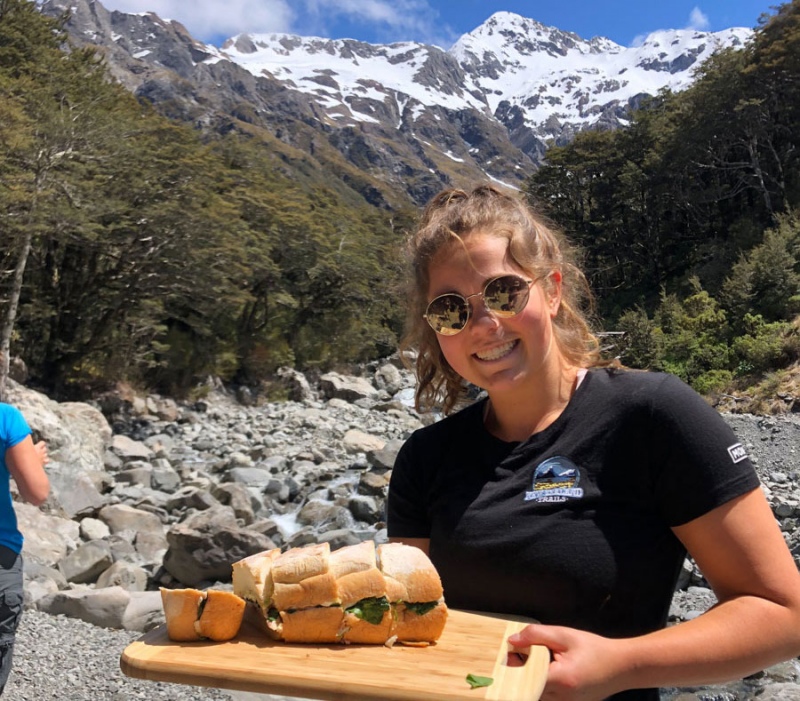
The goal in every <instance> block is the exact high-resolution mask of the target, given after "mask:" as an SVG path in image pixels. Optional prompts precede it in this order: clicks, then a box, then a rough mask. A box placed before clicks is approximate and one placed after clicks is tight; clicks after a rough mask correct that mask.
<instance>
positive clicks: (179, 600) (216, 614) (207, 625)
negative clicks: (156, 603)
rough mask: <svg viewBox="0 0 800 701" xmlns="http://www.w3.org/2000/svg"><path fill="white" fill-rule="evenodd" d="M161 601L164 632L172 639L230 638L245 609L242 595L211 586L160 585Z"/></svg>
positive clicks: (176, 640) (219, 639)
mask: <svg viewBox="0 0 800 701" xmlns="http://www.w3.org/2000/svg"><path fill="white" fill-rule="evenodd" d="M161 603H162V605H163V606H164V617H165V619H166V623H167V636H168V637H169V639H170V640H174V641H175V642H195V641H198V640H214V641H223V640H231V639H232V638H235V637H236V634H237V633H238V632H239V628H240V627H241V625H242V618H243V616H244V609H245V601H244V599H242V598H241V597H239V596H237V595H236V594H233V593H231V592H227V591H216V590H213V589H212V590H208V591H200V590H199V589H166V588H164V587H161Z"/></svg>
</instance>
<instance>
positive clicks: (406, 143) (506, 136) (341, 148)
mask: <svg viewBox="0 0 800 701" xmlns="http://www.w3.org/2000/svg"><path fill="white" fill-rule="evenodd" d="M42 9H43V11H44V12H45V13H48V14H53V15H55V14H61V13H62V12H64V11H67V10H69V11H70V12H71V19H70V20H69V22H68V23H67V29H68V32H69V34H70V37H71V39H72V41H74V42H76V43H77V44H79V45H81V44H83V45H85V44H91V45H93V46H96V47H98V49H99V50H101V51H102V52H103V53H104V54H105V56H106V59H107V62H108V65H109V67H110V69H111V72H112V74H113V75H114V77H115V78H116V79H117V80H119V81H120V82H121V83H122V84H123V85H125V86H126V87H127V88H128V89H130V90H132V91H133V92H135V93H136V94H137V95H139V96H140V97H142V98H144V99H147V100H150V101H151V102H153V103H154V104H155V105H156V106H157V107H158V108H159V109H160V110H161V111H163V112H164V113H166V114H169V115H170V116H173V117H177V118H179V119H183V120H185V121H188V122H191V123H193V124H195V125H196V126H199V127H201V128H206V129H212V130H216V131H223V132H224V131H226V130H230V129H237V130H240V131H242V132H243V133H248V134H252V135H256V136H258V138H261V139H262V140H264V143H265V144H266V145H267V147H269V148H272V149H275V150H276V151H278V152H281V151H282V149H283V151H282V158H283V160H284V163H286V164H287V166H286V167H287V169H288V168H289V167H290V166H289V165H288V164H289V162H290V161H291V160H292V159H305V160H306V162H307V164H308V163H310V164H314V163H316V164H317V166H321V167H322V168H323V169H325V170H326V171H327V172H329V173H332V174H333V175H336V176H338V177H339V179H340V180H342V181H343V182H344V184H345V187H347V188H351V189H353V190H355V191H356V192H357V193H358V194H359V195H360V196H361V197H363V198H364V199H366V200H367V201H368V202H370V203H371V204H373V205H377V206H380V207H392V206H393V204H395V203H396V202H394V199H395V198H396V196H393V194H392V193H395V192H396V193H401V194H402V195H403V196H405V197H407V198H409V199H410V201H411V202H412V203H414V204H416V205H418V204H421V203H422V202H424V201H426V200H427V199H428V198H429V197H430V196H431V195H432V194H433V193H435V192H436V191H438V190H439V189H441V187H443V186H449V185H464V184H468V183H470V182H473V181H475V180H486V179H490V180H493V181H496V182H498V183H501V184H504V185H507V186H509V187H519V186H520V185H521V184H522V183H523V182H524V179H525V178H526V177H527V176H528V175H530V173H531V172H533V171H534V170H535V168H536V167H537V165H538V164H539V163H541V160H542V157H543V155H544V152H545V149H546V145H547V143H549V142H550V141H554V142H555V143H566V142H567V141H568V140H569V139H570V138H572V136H573V135H574V134H575V133H576V132H577V131H579V130H581V129H584V128H616V127H618V126H620V125H624V124H625V123H626V121H627V118H628V117H629V111H630V109H631V108H632V107H637V106H638V105H639V104H640V103H641V100H642V99H643V98H644V97H645V96H647V95H654V94H656V93H657V92H658V91H659V90H661V89H662V88H670V89H673V90H680V89H683V88H685V87H686V86H687V85H689V84H690V83H691V82H692V79H693V72H694V70H695V69H696V68H697V67H698V66H699V65H701V64H702V63H703V61H705V60H706V59H707V58H708V57H709V56H710V55H711V54H712V53H713V51H714V50H716V49H717V48H720V47H724V46H735V47H741V46H743V45H744V43H745V42H746V41H747V39H748V37H749V36H750V35H751V33H752V32H751V31H750V30H749V29H745V28H738V29H729V30H725V31H722V32H716V33H706V32H697V31H690V30H675V31H663V32H657V33H654V34H652V35H650V36H649V37H648V38H647V39H646V40H645V41H644V42H643V43H642V44H641V45H640V46H637V47H632V48H625V47H622V46H619V45H617V44H615V43H614V42H612V41H610V40H608V39H604V38H600V37H595V38H593V39H591V40H588V41H587V40H584V39H582V38H581V37H579V36H577V35H575V34H572V33H569V32H564V31H561V30H559V29H557V28H554V27H546V26H544V25H542V24H541V23H539V22H536V21H535V20H530V19H526V18H523V17H520V16H519V15H515V14H512V13H509V12H498V13H495V14H494V15H492V16H491V17H490V18H489V19H488V20H487V21H486V22H484V23H483V24H482V25H481V26H480V27H478V28H476V29H475V30H474V31H472V32H470V33H468V34H465V35H464V36H462V37H461V38H460V39H459V40H458V41H457V42H456V43H455V45H454V46H453V47H451V48H450V49H449V50H447V51H445V50H444V49H441V48H439V47H436V46H430V45H423V44H418V43H413V42H404V43H396V44H391V45H372V44H367V43H364V42H359V41H354V40H347V39H344V40H328V39H321V38H314V37H300V36H295V35H289V34H270V35H254V34H241V35H238V36H236V37H232V38H230V39H229V40H227V41H226V42H225V43H223V45H222V46H221V47H219V48H218V47H214V46H211V45H207V44H204V43H202V42H200V41H198V40H196V39H194V38H193V37H192V36H191V35H190V34H189V32H188V31H187V30H186V29H185V27H183V26H182V25H181V24H180V23H179V22H176V21H171V20H163V19H161V18H160V17H158V16H157V15H156V14H154V13H152V12H150V13H141V14H127V13H122V12H116V11H115V12H109V11H107V10H106V9H105V8H104V7H103V6H102V4H101V3H100V2H98V1H97V0H45V2H44V3H43V5H42ZM292 149H296V150H298V151H299V152H300V153H299V154H298V153H294V152H293V151H292ZM292 167H294V168H295V169H296V166H292ZM352 169H355V171H357V173H354V172H353V171H352Z"/></svg>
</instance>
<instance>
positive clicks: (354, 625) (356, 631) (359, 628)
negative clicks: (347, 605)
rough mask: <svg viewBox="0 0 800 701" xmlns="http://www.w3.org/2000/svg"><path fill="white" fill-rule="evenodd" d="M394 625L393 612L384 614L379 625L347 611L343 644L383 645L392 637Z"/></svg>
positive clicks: (344, 621)
mask: <svg viewBox="0 0 800 701" xmlns="http://www.w3.org/2000/svg"><path fill="white" fill-rule="evenodd" d="M393 623H394V621H393V615H392V611H387V612H386V613H384V614H383V618H382V619H381V622H380V623H378V624H375V623H370V622H369V621H365V620H363V619H361V618H359V617H358V616H356V615H354V614H352V613H347V611H345V613H344V620H343V630H344V633H343V635H342V642H345V643H364V644H369V645H383V644H384V643H385V642H386V641H387V640H388V639H389V638H390V637H391V635H392V626H393Z"/></svg>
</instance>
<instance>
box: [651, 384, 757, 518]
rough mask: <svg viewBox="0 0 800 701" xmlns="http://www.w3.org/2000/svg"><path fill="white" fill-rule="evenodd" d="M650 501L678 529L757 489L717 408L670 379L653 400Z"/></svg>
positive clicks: (741, 450) (744, 454)
mask: <svg viewBox="0 0 800 701" xmlns="http://www.w3.org/2000/svg"><path fill="white" fill-rule="evenodd" d="M651 410H652V419H653V422H654V423H653V433H654V435H653V438H654V440H653V444H652V449H653V451H654V452H653V455H654V457H655V458H656V460H655V463H656V464H657V465H658V469H657V471H656V474H655V475H654V482H653V488H654V498H655V501H656V503H657V505H658V507H659V508H660V509H661V511H662V513H663V514H664V517H665V518H666V520H667V522H668V523H669V525H670V526H679V525H681V524H684V523H687V522H689V521H691V520H692V519H695V518H698V517H699V516H702V515H703V514H706V513H708V512H709V511H711V510H713V509H715V508H717V507H718V506H721V505H722V504H724V503H726V502H728V501H730V500H731V499H734V498H735V497H738V496H741V495H743V494H746V493H747V492H750V491H752V490H753V489H755V488H757V487H758V486H759V478H758V475H757V473H756V471H755V468H754V467H753V464H752V463H751V461H750V458H749V457H748V455H747V451H746V449H745V447H744V446H743V445H742V443H741V442H740V441H739V439H738V438H737V437H736V434H735V433H734V432H733V429H731V427H730V426H728V424H727V423H725V421H724V419H723V418H722V417H721V416H720V414H719V413H718V412H717V410H716V409H714V408H713V407H712V406H710V405H709V404H707V403H706V401H705V400H704V399H703V398H702V397H700V395H698V394H697V393H696V392H695V391H694V390H693V389H691V388H690V387H689V386H688V385H686V384H684V383H683V382H682V381H681V380H679V379H678V378H677V377H674V376H670V375H668V376H666V377H665V380H664V382H663V383H660V385H659V386H658V391H657V392H656V393H655V395H654V397H653V400H652V408H651Z"/></svg>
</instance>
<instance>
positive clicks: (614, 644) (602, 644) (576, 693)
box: [508, 623, 624, 701]
mask: <svg viewBox="0 0 800 701" xmlns="http://www.w3.org/2000/svg"><path fill="white" fill-rule="evenodd" d="M508 641H509V642H510V643H511V644H512V645H513V646H514V647H516V648H526V647H529V646H531V645H544V646H545V647H547V648H549V649H550V667H549V669H548V672H547V682H546V684H545V687H544V691H543V692H542V696H541V698H542V699H543V700H546V701H598V700H599V699H604V698H607V697H608V696H610V695H611V694H613V693H616V692H617V691H621V690H622V689H623V688H624V686H621V685H620V681H619V679H618V678H615V675H617V674H619V673H620V672H621V667H620V666H619V661H620V656H619V652H620V651H619V650H618V648H620V647H621V641H617V640H610V639H608V638H603V637H600V636H599V635H594V634H593V633H587V632H585V631H581V630H576V629H574V628H564V627H561V626H545V625H540V624H538V623H534V624H531V625H529V626H526V627H525V628H523V629H522V630H521V631H520V632H519V633H515V634H514V635H512V636H510V637H509V639H508Z"/></svg>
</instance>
